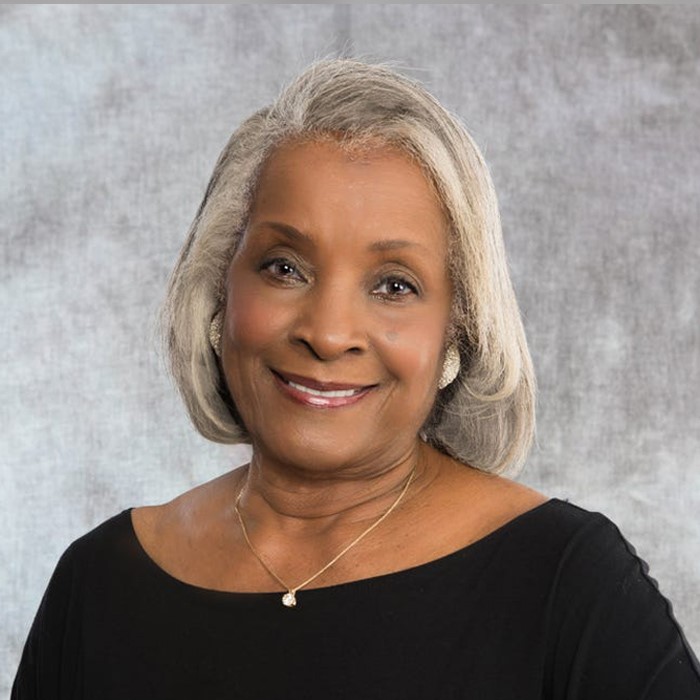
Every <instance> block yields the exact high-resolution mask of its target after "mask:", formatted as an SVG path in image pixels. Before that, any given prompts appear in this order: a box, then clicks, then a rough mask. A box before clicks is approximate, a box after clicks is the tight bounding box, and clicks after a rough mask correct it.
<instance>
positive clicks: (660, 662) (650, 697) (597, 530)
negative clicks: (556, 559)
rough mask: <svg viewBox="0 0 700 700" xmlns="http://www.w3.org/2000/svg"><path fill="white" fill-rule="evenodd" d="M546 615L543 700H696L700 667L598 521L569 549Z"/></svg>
mask: <svg viewBox="0 0 700 700" xmlns="http://www.w3.org/2000/svg"><path fill="white" fill-rule="evenodd" d="M549 613H550V614H549V635H550V645H549V648H550V659H549V663H548V668H549V672H548V678H549V683H548V685H549V690H550V693H549V697H551V698H553V699H556V700H698V699H700V667H699V666H698V661H697V659H696V657H695V656H694V654H693V652H692V650H691V649H690V646H689V645H688V643H687V641H686V640H685V638H684V636H683V632H682V630H681V628H680V627H679V625H678V623H677V622H676V620H675V618H674V616H673V611H672V608H671V604H670V603H669V602H668V601H667V600H666V599H665V598H664V597H663V596H662V595H661V593H660V592H659V589H658V586H657V584H656V581H654V579H652V578H651V577H650V576H649V574H648V567H647V565H646V563H645V562H644V561H642V560H641V559H640V558H639V557H638V556H637V555H636V553H635V551H634V549H633V548H632V546H631V545H630V544H629V543H628V542H627V541H626V540H625V539H624V538H623V537H622V535H621V534H620V531H619V530H618V528H617V527H616V526H615V525H614V524H613V523H612V522H610V521H609V520H608V519H607V518H605V517H604V516H602V515H596V516H594V517H593V518H592V519H591V521H590V522H589V523H588V525H587V526H585V527H584V528H582V529H581V530H580V531H579V532H578V533H577V535H576V536H575V537H574V538H573V539H572V540H571V542H570V543H569V545H568V547H567V549H566V551H565V553H564V556H563V557H562V559H561V561H560V564H559V569H558V573H557V581H556V585H555V587H554V589H553V592H552V597H551V600H550V609H549Z"/></svg>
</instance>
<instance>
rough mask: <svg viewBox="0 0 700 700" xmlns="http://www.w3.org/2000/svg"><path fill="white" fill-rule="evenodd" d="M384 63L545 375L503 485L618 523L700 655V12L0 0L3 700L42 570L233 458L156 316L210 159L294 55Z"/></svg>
mask: <svg viewBox="0 0 700 700" xmlns="http://www.w3.org/2000/svg"><path fill="white" fill-rule="evenodd" d="M339 53H341V54H346V55H364V56H368V57H374V58H379V59H392V60H396V61H398V62H400V63H401V64H403V65H404V66H405V69H406V71H407V72H408V73H409V74H411V75H413V76H414V77H418V78H420V79H422V80H424V81H425V82H426V83H427V85H428V86H429V87H430V88H431V89H432V90H433V91H434V92H435V93H436V94H437V96H438V97H439V98H440V99H442V100H443V101H444V102H445V103H446V104H447V105H448V106H449V107H450V108H451V109H452V110H454V111H456V112H457V113H458V114H460V115H461V116H462V117H463V119H464V120H465V122H466V123H467V125H468V126H469V127H470V129H471V131H472V132H473V134H474V136H475V138H476V140H477V141H478V142H479V143H480V144H481V146H482V147H483V150H484V152H485V155H486V158H487V160H488V161H489V163H490V165H491V167H492V171H493V175H494V179H495V181H496V186H497V190H498V192H499V193H500V199H501V205H502V213H503V220H504V230H505V236H506V243H507V246H508V250H509V257H510V262H511V266H512V272H513V277H514V281H515V286H516V289H517V293H518V296H519V298H520V302H521V305H522V309H523V313H524V317H525V325H526V328H527V332H528V334H529V338H530V343H531V348H532V352H533V356H534V361H535V365H536V369H537V372H538V377H539V383H540V400H539V440H538V445H537V447H536V449H535V450H534V451H533V454H532V457H531V459H530V462H529V465H528V467H527V469H526V471H525V473H524V475H523V477H522V479H523V480H524V481H525V482H527V483H529V484H532V485H534V486H535V487H537V488H540V489H543V490H544V491H546V492H547V493H549V494H551V495H554V496H558V497H560V498H570V499H572V500H573V501H575V502H577V503H579V504H581V505H583V506H585V507H588V508H590V509H594V510H601V511H603V512H605V513H607V514H608V515H609V516H610V517H612V518H613V519H614V520H615V521H616V522H617V523H618V524H619V525H620V527H621V528H622V530H623V532H624V533H625V534H626V535H627V537H628V538H629V539H630V540H631V541H632V542H633V544H635V545H636V547H637V549H638V551H639V552H640V553H641V555H642V556H643V557H644V558H645V559H647V560H648V561H649V562H650V565H651V572H652V574H653V575H654V576H655V577H656V578H657V579H658V580H659V581H660V583H661V586H662V589H663V591H664V592H665V593H666V594H667V595H668V596H669V597H670V598H671V599H672V600H673V602H674V606H675V609H676V611H677V614H678V617H679V618H680V620H681V622H682V623H683V626H684V627H685V630H686V632H687V635H688V637H689V638H690V640H691V641H692V643H693V644H694V646H695V647H696V648H697V647H699V646H700V522H699V520H698V513H699V512H700V473H699V472H698V464H699V461H700V460H699V457H698V453H699V451H700V450H699V448H700V444H699V442H700V438H699V435H700V425H699V414H700V412H699V411H698V399H697V392H698V385H699V383H700V382H699V379H700V369H699V366H698V365H699V362H698V355H699V352H700V350H699V349H700V340H699V338H698V328H699V324H698V302H699V298H700V288H699V280H700V255H699V249H698V240H699V236H698V226H699V224H700V212H699V204H698V202H699V192H700V187H699V184H700V83H699V80H698V79H699V75H700V68H699V59H700V9H699V8H697V7H693V6H675V7H673V6H671V7H663V6H654V5H646V6H634V5H627V6H624V5H617V6H614V5H598V6H574V7H564V6H555V5H548V6H495V5H481V6H480V5H416V6H408V5H357V6H353V7H350V6H348V5H328V4H321V5H196V6H195V5H191V6H188V5H142V6H139V5H84V6H79V5H33V6H32V5H27V6H21V5H14V6H12V5H3V6H2V7H1V9H0V96H1V99H0V116H1V121H0V123H1V125H2V127H1V130H0V134H1V135H0V160H1V161H2V173H3V177H2V181H1V183H0V197H1V203H0V222H1V223H0V226H1V232H2V233H1V242H0V255H1V256H2V263H1V268H0V302H1V305H2V310H1V314H2V339H3V340H2V343H1V344H0V352H1V353H2V368H1V370H0V390H1V391H2V402H1V403H0V411H1V413H0V421H1V432H0V444H1V446H2V462H1V469H2V473H1V475H0V476H1V482H0V483H1V486H0V489H1V492H0V530H1V531H2V538H1V539H0V561H1V562H2V566H0V611H1V612H0V615H1V617H2V619H1V621H0V691H6V690H7V689H8V687H9V683H10V680H11V678H12V677H13V675H14V670H15V668H16V664H17V661H18V658H19V654H20V649H21V645H22V643H23V641H24V638H25V635H26V633H27V630H28V627H29V625H30V622H31V619H32V616H33V614H34V612H35V610H36V608H37V605H38V603H39V600H40V597H41V594H42V591H43V589H44V587H45V585H46V582H47V580H48V577H49V575H50V573H51V571H52V569H53V566H54V564H55V562H56V559H57V557H58V556H59V555H60V553H61V552H62V550H63V549H64V548H65V547H66V546H67V545H68V544H69V543H70V542H71V540H73V539H74V538H75V537H77V536H79V535H80V534H82V533H84V532H85V531H86V530H88V529H89V528H92V527H93V526H94V525H96V524H97V523H99V522H100V521H102V520H104V519H105V518H107V517H109V516H111V515H113V514H115V513H117V512H118V511H120V510H122V509H124V508H126V507H128V506H131V505H136V504H142V503H152V502H159V501H163V500H165V499H168V498H170V497H172V496H174V495H175V494H177V493H179V492H180V491H183V490H185V489H186V488H188V487H190V486H191V485H193V484H195V483H198V482H201V481H203V480H206V479H209V478H210V477H212V476H214V475H216V474H219V473H221V472H223V471H224V470H226V469H228V468H230V466H231V465H232V464H235V463H239V462H241V461H242V460H243V459H245V451H242V450H240V449H238V450H231V449H225V448H222V447H219V446H215V445H209V444H207V443H206V442H205V441H204V440H203V439H200V438H199V437H198V436H197V435H196V434H195V433H194V432H193V430H192V428H191V427H190V426H189V424H188V422H187V420H186V418H185V415H184V411H183V409H182V408H181V406H180V405H179V402H178V399H177V398H176V396H175V393H174V390H173V389H172V388H171V386H170V384H169V382H168V380H167V379H166V376H165V373H164V371H163V369H162V360H161V359H160V357H159V354H158V352H157V350H156V344H155V341H154V332H153V326H154V318H155V314H156V310H157V307H158V304H159V302H160V300H161V297H162V292H163V289H164V285H165V282H166V278H167V276H168V273H169V270H170V269H171V266H172V264H173V261H174V260H175V256H176V255H177V252H178V249H179V247H180V245H181V243H182V241H183V238H184V235H185V231H186V229H187V227H188V224H189V222H190V220H191V218H192V216H193V214H194V211H195V208H196V206H197V204H198V202H199V199H200V197H201V195H202V193H203V190H204V187H205V183H206V180H207V177H208V174H209V173H210V170H211V168H212V166H213V164H214V160H215V158H216V156H217V154H218V152H219V150H220V149H221V148H222V146H223V144H224V142H225V140H226V139H227V137H228V135H229V133H230V132H231V131H232V129H233V128H234V127H235V126H236V125H237V124H238V123H239V121H240V120H241V119H242V118H243V117H245V116H246V115H248V114H249V113H250V112H251V111H253V110H254V109H256V108H258V107H260V106H261V105H262V104H264V103H266V102H267V101H269V100H270V99H271V98H272V97H273V95H275V93H276V92H277V91H278V89H279V88H280V87H281V85H282V84H283V83H284V82H285V81H286V80H288V79H289V78H290V77H291V76H292V75H293V74H295V73H296V72H297V71H298V70H300V69H301V68H302V67H304V66H305V65H306V64H307V63H308V62H309V61H311V60H312V59H314V58H317V57H321V56H326V55H337V54H339Z"/></svg>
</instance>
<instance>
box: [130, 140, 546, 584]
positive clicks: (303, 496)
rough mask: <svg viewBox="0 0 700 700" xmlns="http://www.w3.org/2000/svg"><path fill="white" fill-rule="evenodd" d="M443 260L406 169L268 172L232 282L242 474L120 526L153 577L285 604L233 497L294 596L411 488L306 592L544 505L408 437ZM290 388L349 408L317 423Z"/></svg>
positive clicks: (386, 568) (319, 146)
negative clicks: (300, 387) (270, 596)
mask: <svg viewBox="0 0 700 700" xmlns="http://www.w3.org/2000/svg"><path fill="white" fill-rule="evenodd" d="M446 256H447V224H446V220H445V217H444V215H443V213H442V209H441V207H440V203H439V201H438V199H437V197H436V195H435V193H434V191H433V188H432V187H431V185H430V183H429V182H428V180H427V179H426V178H425V176H424V174H423V172H422V170H421V169H420V167H419V166H418V165H416V164H415V163H414V162H412V161H411V160H410V159H409V158H408V157H407V156H405V155H403V154H401V153H399V152H397V151H395V150H392V149H389V148H386V147H375V148H373V149H372V150H368V149H365V150H364V151H354V152H353V151H348V150H347V149H342V148H341V147H340V146H339V145H338V144H336V143H335V142H332V141H322V142H312V143H309V142H304V143H295V144H288V145H286V146H283V147H281V148H280V149H278V150H277V151H276V152H275V153H274V154H273V155H272V157H271V158H270V159H269V161H268V163H267V164H266V167H265V168H264V170H263V172H262V174H261V177H260V180H259V183H258V188H257V191H256V196H255V201H254V205H253V208H252V211H251V215H250V218H249V222H248V226H247V228H246V231H245V232H244V235H243V238H242V242H241V244H240V246H239V248H238V249H237V251H236V254H235V256H234V258H233V261H232V263H231V266H230V268H229V270H228V274H227V278H226V311H225V322H224V330H223V346H222V365H223V368H224V374H225V377H226V381H227V384H228V387H229V390H230V392H231V395H232V396H233V398H234V400H235V402H236V405H237V407H238V410H239V412H240V415H241V417H242V419H243V421H244V423H245V425H246V427H247V428H248V431H249V433H250V435H251V437H252V445H253V457H252V460H251V462H250V464H249V465H246V466H245V467H243V468H240V469H237V470H234V471H232V472H230V473H228V474H226V475H224V476H222V477H220V478H219V479H216V480H214V481H212V482H209V483H208V484H204V485H203V486H200V487H198V488H196V489H194V490H192V491H190V492H188V493H186V494H184V495H183V496H181V497H179V498H178V499H175V501H173V502H171V503H168V504H165V505H163V506H157V507H149V508H139V509H135V510H134V511H132V518H133V522H134V527H135V530H136V533H137V536H138V537H139V540H140V541H141V543H142V545H143V546H144V548H145V550H146V552H147V553H148V554H149V555H150V556H151V557H152V558H153V559H154V561H155V562H156V563H157V564H158V565H159V566H161V568H163V569H164V570H165V571H167V572H168V573H170V574H171V575H173V576H175V577H176V578H179V579H180V580H183V581H185V582H187V583H190V584H192V585H196V586H201V587H205V588H211V589H216V590H224V591H277V590H280V586H279V584H278V583H277V582H276V581H275V580H274V579H273V578H272V577H271V576H270V575H269V573H268V572H267V571H265V569H264V568H263V567H262V566H261V564H260V562H259V561H258V560H257V558H256V557H255V556H254V555H253V554H252V553H251V551H250V549H249V547H248V546H247V544H246V542H245V540H244V538H243V535H242V532H241V529H240V526H239V524H238V520H237V518H236V515H235V512H234V510H233V503H234V502H235V500H236V497H237V496H238V494H239V493H240V494H241V500H240V509H241V512H242V513H243V516H244V518H245V521H246V525H247V528H248V532H249V534H250V537H251V539H252V541H253V543H254V545H255V547H256V549H257V550H258V551H259V552H260V553H261V554H262V556H263V557H264V558H265V560H266V561H267V562H268V564H269V565H270V567H271V568H272V569H273V570H274V571H275V572H276V573H277V574H278V575H279V576H280V577H281V578H282V579H283V580H285V581H286V582H288V583H289V584H290V585H296V584H297V583H299V582H300V581H303V580H305V579H306V578H308V577H309V576H310V575H312V574H313V573H315V572H316V571H318V570H319V569H321V568H322V567H323V566H324V565H325V564H326V563H327V562H328V561H329V560H330V559H332V558H333V557H334V556H335V555H336V554H337V553H338V552H339V551H340V550H341V549H343V548H344V547H345V546H346V545H347V544H348V543H349V542H351V541H352V540H353V539H354V538H355V537H357V536H358V535H359V534H360V533H361V532H363V531H364V530H365V529H366V528H367V527H368V526H369V525H370V524H372V523H373V522H374V521H375V520H376V519H377V518H378V517H379V516H381V514H382V513H384V512H385V511H386V509H387V508H388V507H389V506H390V505H391V504H392V503H393V502H394V501H395V500H396V498H397V496H398V494H399V493H400V491H401V489H402V488H403V486H404V485H405V483H406V480H407V479H408V478H409V476H410V475H411V474H412V475H413V481H412V482H411V485H410V488H409V490H408V491H407V493H406V495H405V497H404V498H403V500H402V501H401V504H400V505H399V507H398V508H396V510H394V511H393V512H392V513H391V515H390V516H389V517H388V518H387V519H386V520H385V521H384V522H382V523H381V525H380V526H379V527H378V528H377V529H375V530H374V531H373V532H372V533H370V534H369V535H368V536H367V537H366V538H365V539H363V540H362V542H361V543H359V544H358V545H357V546H356V547H354V548H353V549H351V550H350V551H349V552H348V553H347V554H346V555H345V556H344V557H343V558H342V559H341V560H339V561H338V562H337V563H336V564H335V565H334V566H333V567H331V568H330V569H329V570H328V571H327V572H325V573H324V574H322V575H321V576H320V577H318V578H317V579H316V580H314V582H313V583H312V584H311V585H310V586H309V588H313V587H319V586H328V585H333V584H337V583H344V582H347V581H353V580H358V579H361V578H367V577H370V576H376V575H380V574H385V573H390V572H392V571H397V570H401V569H405V568H409V567H411V566H416V565H419V564H422V563H425V562H428V561H431V560H433V559H436V558H438V557H440V556H444V555H446V554H448V553H450V552H453V551H455V550H456V549H459V548H462V547H464V546H467V545H468V544H470V543H472V542H474V541H475V540H477V539H480V538H481V537H483V536H485V535H486V534H488V533H489V532H491V531H493V530H494V529H496V528H498V527H500V526H502V525H503V524H504V523H506V522H508V521H509V520H511V519H512V518H514V517H517V516H518V515H520V514H521V513H523V512H525V511H527V510H530V509H531V508H534V507H536V506H538V505H540V504H541V503H542V502H544V500H546V499H545V498H544V497H543V496H542V495H541V494H538V493H536V492H534V491H531V490H530V489H527V488H525V487H523V486H521V485H518V484H516V483H514V482H511V481H509V480H507V479H503V478H500V477H496V476H493V475H488V474H484V473H482V472H479V471H477V470H475V469H472V468H470V467H467V466H465V465H463V464H461V463H458V462H456V461H454V460H452V459H450V458H448V457H447V456H445V455H443V454H441V453H439V452H437V451H435V450H434V449H432V448H430V447H429V446H428V445H426V444H425V443H423V442H422V441H421V440H420V439H419V437H418V433H419V430H420V427H421V425H422V424H423V422H424V421H425V418H426V417H427V416H428V414H429V413H430V410H431V407H432V405H433V403H434V400H435V396H436V393H437V390H438V388H437V383H438V380H439V376H440V372H441V368H442V360H443V355H444V348H445V338H446V334H447V330H448V324H449V321H450V319H449V312H450V306H451V294H452V290H451V284H450V279H449V275H448V271H447V264H446V259H447V257H446ZM290 374H291V375H294V377H296V378H297V379H299V378H301V379H299V382H298V383H302V384H303V383H304V382H306V384H307V385H313V386H312V388H316V389H318V388H320V386H321V385H319V384H314V382H321V383H328V382H331V383H334V384H341V385H344V386H346V387H347V386H352V387H356V388H358V391H359V390H360V389H361V391H360V393H359V394H358V396H359V398H353V399H352V401H349V400H348V401H347V402H346V403H345V404H344V405H335V406H327V405H321V406H319V405H316V404H315V403H314V401H317V399H314V398H309V394H308V392H301V394H300V393H299V392H297V391H295V390H294V389H292V390H290V389H289V384H288V383H287V382H286V381H284V379H285V378H288V377H289V375H290ZM326 388H327V387H326ZM344 401H345V399H342V400H340V403H343V402H344Z"/></svg>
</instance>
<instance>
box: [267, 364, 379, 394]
mask: <svg viewBox="0 0 700 700" xmlns="http://www.w3.org/2000/svg"><path fill="white" fill-rule="evenodd" d="M272 372H274V373H275V374H276V375H277V376H278V377H281V378H282V379H284V380H285V381H287V382H294V383H295V384H301V385H302V386H305V387H308V388H309V389H316V390H317V391H348V390H350V389H369V388H370V387H373V386H376V385H375V384H346V383H341V382H322V381H319V380H318V379H312V378H311V377H304V376H302V375H301V374H291V373H290V372H280V371H279V370H276V369H273V370H272Z"/></svg>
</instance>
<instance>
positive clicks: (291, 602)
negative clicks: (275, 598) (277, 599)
mask: <svg viewBox="0 0 700 700" xmlns="http://www.w3.org/2000/svg"><path fill="white" fill-rule="evenodd" d="M296 604H297V597H296V596H295V595H294V593H293V592H292V591H288V592H287V593H285V594H284V595H283V596H282V605H285V606H286V607H288V608H293V607H295V606H296Z"/></svg>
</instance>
